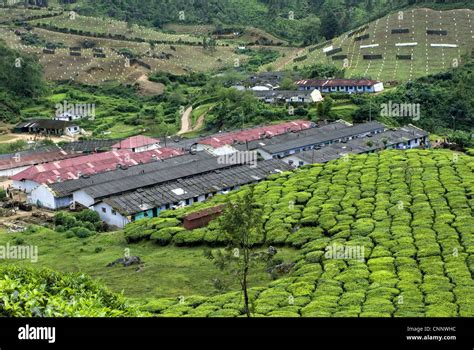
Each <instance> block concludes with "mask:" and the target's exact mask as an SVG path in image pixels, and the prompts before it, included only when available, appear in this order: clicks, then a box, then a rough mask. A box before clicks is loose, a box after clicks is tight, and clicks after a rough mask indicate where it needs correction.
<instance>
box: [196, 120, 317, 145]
mask: <svg viewBox="0 0 474 350" xmlns="http://www.w3.org/2000/svg"><path fill="white" fill-rule="evenodd" d="M311 126H312V123H311V122H309V121H304V120H294V121H290V122H286V123H280V124H275V125H267V126H261V127H257V128H252V129H246V130H240V131H234V132H228V133H222V134H216V135H212V136H210V137H208V138H205V139H203V140H200V141H199V143H200V144H204V145H209V146H212V147H214V148H218V147H222V146H224V145H231V144H233V143H236V142H239V141H240V142H245V141H253V140H257V139H259V138H261V137H262V135H271V136H274V135H279V134H283V133H286V132H289V131H294V130H302V129H308V128H311Z"/></svg>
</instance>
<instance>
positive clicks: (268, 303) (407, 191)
mask: <svg viewBox="0 0 474 350" xmlns="http://www.w3.org/2000/svg"><path fill="white" fill-rule="evenodd" d="M473 170H474V159H473V158H472V157H469V156H466V155H463V154H455V153H453V152H450V151H433V150H411V151H405V152H400V151H384V152H382V153H378V154H370V155H360V156H354V157H350V158H349V159H348V160H342V159H341V160H338V161H333V162H329V163H327V164H324V165H321V164H318V165H314V166H311V167H308V168H305V169H299V170H297V171H295V172H294V173H290V172H287V173H282V174H278V175H275V176H274V177H273V178H272V179H270V180H269V181H265V182H262V183H260V184H258V185H257V186H256V192H257V193H258V194H259V198H260V202H261V204H263V206H264V212H265V215H264V222H265V224H264V228H265V230H264V233H263V235H262V236H260V237H254V243H255V245H264V244H265V245H266V244H271V245H290V246H294V247H297V248H298V249H299V254H298V256H297V257H296V259H295V263H296V264H295V266H294V268H293V270H292V272H291V273H290V274H289V275H287V276H285V277H283V278H280V279H278V280H276V281H273V282H271V283H270V284H269V285H268V286H267V287H257V288H252V290H251V302H252V313H253V315H254V316H288V317H293V316H295V317H296V316H315V317H329V316H334V317H358V316H360V317H391V316H395V317H413V316H414V317H435V316H436V317H448V316H464V317H466V316H473V315H474V300H473V299H472V295H473V293H474V282H473V279H472V274H473V272H474V255H473V253H474V245H473V243H474V234H473V227H474V218H473V216H472V210H473V207H474V199H473V197H472V196H473V191H474V175H473ZM235 195H236V193H232V194H231V196H235ZM224 199H225V198H224V197H223V196H220V197H215V198H214V199H213V201H211V203H207V204H205V205H206V206H209V205H215V203H217V202H222V201H224ZM202 206H203V205H200V207H202ZM195 210H196V207H195V206H194V207H191V208H187V209H185V210H181V211H170V212H166V213H163V214H164V216H165V217H161V218H157V219H152V220H145V221H139V222H136V223H134V224H131V225H129V226H127V227H126V229H125V235H126V237H127V240H128V242H136V241H138V240H140V239H149V240H154V241H155V242H156V243H158V244H161V245H166V244H169V243H172V244H175V245H180V246H186V245H197V244H209V245H220V244H222V243H224V242H225V241H226V237H225V236H223V235H222V233H220V232H219V231H218V229H217V225H216V224H215V223H214V222H211V224H210V225H209V226H208V227H207V228H204V229H202V228H201V229H196V230H194V231H185V230H184V229H182V228H181V227H180V226H179V225H180V222H181V218H182V217H183V216H184V214H185V213H186V212H190V211H195ZM334 246H336V247H339V248H338V249H339V251H341V249H342V250H343V249H346V250H345V251H347V249H349V248H354V247H356V248H358V249H359V250H358V251H359V252H363V256H358V257H355V256H352V257H350V258H347V256H338V255H333V256H330V255H328V254H327V250H328V247H334ZM183 249H186V248H183ZM146 309H147V310H148V311H151V312H153V313H155V314H158V315H160V316H189V317H193V316H196V317H205V316H209V317H214V316H240V315H242V310H241V309H242V300H241V297H240V294H239V293H236V292H234V293H227V294H220V295H217V296H211V297H188V298H185V299H181V300H178V299H176V298H165V299H158V300H155V301H153V302H151V303H149V305H147V307H146Z"/></svg>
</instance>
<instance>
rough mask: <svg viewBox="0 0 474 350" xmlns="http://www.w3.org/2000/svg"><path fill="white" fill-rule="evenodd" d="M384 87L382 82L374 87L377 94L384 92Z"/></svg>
mask: <svg viewBox="0 0 474 350" xmlns="http://www.w3.org/2000/svg"><path fill="white" fill-rule="evenodd" d="M383 89H384V87H383V83H382V82H380V83H377V84H375V85H374V91H375V92H380V91H383Z"/></svg>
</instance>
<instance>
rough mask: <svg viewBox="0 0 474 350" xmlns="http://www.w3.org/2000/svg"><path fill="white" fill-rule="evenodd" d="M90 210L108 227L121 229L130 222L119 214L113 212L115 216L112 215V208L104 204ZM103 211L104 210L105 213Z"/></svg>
mask: <svg viewBox="0 0 474 350" xmlns="http://www.w3.org/2000/svg"><path fill="white" fill-rule="evenodd" d="M91 209H93V210H94V211H96V212H97V213H98V214H99V216H100V218H101V219H102V221H104V222H106V223H107V224H109V225H112V226H117V227H119V228H123V227H125V225H126V224H128V223H129V222H130V220H128V218H127V217H125V216H123V215H122V214H120V213H119V212H115V214H112V210H113V209H112V207H111V206H110V205H108V204H106V203H99V204H97V205H95V206H93V207H91ZM103 209H104V210H105V213H104V210H103Z"/></svg>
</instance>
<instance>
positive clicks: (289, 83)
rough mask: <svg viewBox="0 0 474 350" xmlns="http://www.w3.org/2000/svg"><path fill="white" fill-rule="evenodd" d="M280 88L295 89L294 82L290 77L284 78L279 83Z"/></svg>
mask: <svg viewBox="0 0 474 350" xmlns="http://www.w3.org/2000/svg"><path fill="white" fill-rule="evenodd" d="M280 89H281V90H296V84H295V83H294V81H293V80H292V79H291V78H284V79H283V80H282V81H281V84H280Z"/></svg>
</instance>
